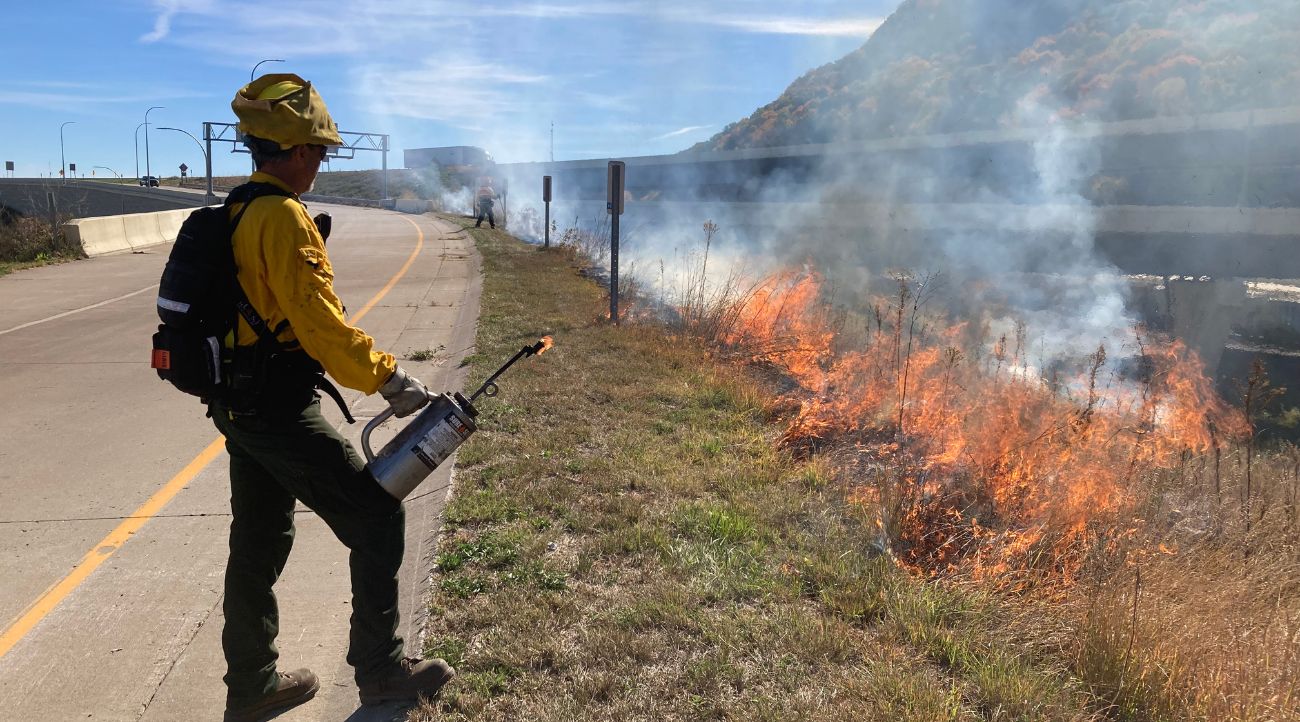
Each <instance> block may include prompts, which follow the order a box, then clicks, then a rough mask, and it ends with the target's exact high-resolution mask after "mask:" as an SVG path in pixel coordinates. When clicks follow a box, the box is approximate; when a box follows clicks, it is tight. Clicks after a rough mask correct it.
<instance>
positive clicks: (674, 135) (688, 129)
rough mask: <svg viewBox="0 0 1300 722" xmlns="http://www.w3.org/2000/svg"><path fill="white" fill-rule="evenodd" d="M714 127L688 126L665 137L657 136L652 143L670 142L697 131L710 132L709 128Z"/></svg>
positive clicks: (664, 135) (665, 134) (652, 139)
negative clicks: (672, 139) (669, 140)
mask: <svg viewBox="0 0 1300 722" xmlns="http://www.w3.org/2000/svg"><path fill="white" fill-rule="evenodd" d="M712 127H713V126H711V125H688V126H686V127H685V128H678V129H677V130H674V131H672V132H670V133H664V134H663V135H656V136H655V137H653V138H651V139H650V142H651V143H654V142H656V141H660V140H668V139H669V138H679V137H681V136H683V135H686V134H687V133H694V132H695V131H697V130H708V129H709V128H712Z"/></svg>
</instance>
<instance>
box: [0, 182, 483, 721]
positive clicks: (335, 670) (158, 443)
mask: <svg viewBox="0 0 1300 722" xmlns="http://www.w3.org/2000/svg"><path fill="white" fill-rule="evenodd" d="M321 209H324V210H329V211H330V213H331V214H332V215H333V216H334V233H333V237H332V238H331V240H330V243H329V249H330V255H331V258H332V260H333V263H334V266H335V273H336V276H337V278H336V285H337V288H338V290H339V293H340V296H341V297H342V298H343V300H344V301H345V303H347V304H348V309H349V313H350V315H351V317H352V318H354V319H357V322H358V325H359V326H361V327H362V328H363V329H365V330H366V331H367V332H368V333H370V334H371V335H372V336H374V337H375V338H376V339H377V341H378V344H379V347H380V348H383V349H386V350H389V351H391V352H393V353H394V354H396V355H397V356H399V358H400V357H403V356H407V355H409V354H410V353H411V352H413V351H422V350H426V349H427V350H432V351H434V352H435V355H434V357H433V358H432V359H431V360H429V361H426V362H423V363H419V362H413V361H402V364H403V366H405V367H406V368H408V369H410V370H411V371H412V372H413V373H414V374H415V375H416V376H418V377H419V378H421V379H422V380H424V381H425V382H426V383H427V384H428V385H429V386H430V387H431V388H434V389H437V390H443V389H453V388H456V389H458V388H460V387H461V386H462V384H463V378H462V372H461V371H459V363H458V362H459V360H460V359H461V357H462V356H463V355H464V354H465V353H466V351H467V350H468V349H469V348H470V346H471V344H472V343H473V339H474V329H475V324H476V321H477V314H478V289H479V265H478V256H477V254H476V252H475V251H474V248H473V244H472V242H471V241H470V240H469V239H468V238H466V237H465V235H464V234H463V233H461V232H460V231H459V229H457V228H455V227H454V226H452V225H451V224H448V223H446V222H444V221H440V220H438V219H435V218H433V217H431V216H408V215H402V214H398V213H393V212H388V211H378V210H369V209H360V208H351V207H344V206H333V207H326V206H313V211H315V210H321ZM169 250H170V246H161V247H158V248H157V250H155V251H152V252H149V253H143V254H126V255H115V256H106V257H102V258H97V259H92V260H88V261H80V262H76V263H70V264H64V265H59V266H49V267H45V268H38V269H32V270H27V271H21V272H18V273H14V274H11V275H9V276H6V277H3V278H0V572H2V573H3V578H4V584H2V585H0V624H3V625H4V626H3V627H0V720H4V721H6V722H7V721H9V720H15V721H19V720H22V721H27V720H75V719H91V720H182V719H183V720H204V719H220V717H221V712H222V707H223V705H224V701H225V700H224V694H225V693H224V687H223V685H222V682H221V675H222V674H223V673H224V663H223V661H222V658H221V650H220V632H221V626H222V614H221V596H222V594H221V588H222V574H223V571H224V567H225V553H226V534H227V527H228V525H229V514H228V512H229V502H228V500H229V486H228V477H227V473H226V466H227V461H226V456H225V452H224V449H223V448H222V446H221V444H220V437H219V435H218V434H217V433H216V431H215V429H214V428H213V427H212V425H211V423H210V422H209V421H208V420H207V419H206V418H204V415H203V411H204V409H203V407H202V406H201V405H200V404H199V403H198V402H197V401H196V400H193V399H191V398H189V397H186V396H184V395H183V394H181V393H179V392H177V391H175V390H173V389H171V388H170V387H169V386H168V385H166V384H165V383H163V382H161V381H159V380H158V378H157V377H156V376H155V375H154V372H153V371H152V370H151V369H150V368H149V366H148V358H149V348H150V335H151V334H152V333H153V331H154V329H155V328H156V325H157V316H156V314H155V311H154V299H155V294H156V290H157V289H156V284H157V281H158V277H159V275H160V273H161V271H162V267H163V264H164V263H165V261H166V258H167V253H168V251H169ZM344 391H345V398H346V399H347V401H348V402H349V404H350V405H351V408H352V411H353V413H354V415H355V416H356V417H357V418H358V423H357V424H356V425H355V426H351V427H346V428H345V429H344V431H345V433H346V434H347V435H348V436H349V438H351V439H352V440H353V443H354V444H355V443H358V439H359V436H360V431H361V426H362V425H363V424H364V422H365V420H366V419H367V418H369V417H372V416H373V415H374V414H376V413H378V412H379V411H380V410H382V409H383V408H384V403H383V401H382V399H380V398H379V397H378V396H372V397H362V396H361V395H360V394H359V393H358V392H352V391H348V390H344ZM323 408H324V409H325V410H326V413H327V415H329V417H330V418H331V419H332V420H333V421H335V422H336V423H341V421H340V419H339V416H340V415H339V413H338V411H337V409H336V408H334V405H333V404H332V403H328V402H326V403H325V404H323ZM388 426H393V424H392V423H390V424H387V425H386V427H388ZM385 430H386V429H381V430H380V432H376V441H377V442H378V444H377V445H381V444H382V442H383V441H384V440H386V438H387V435H384V436H383V437H382V438H381V433H382V432H384V431H385ZM449 468H450V465H446V466H444V467H443V468H442V469H440V470H439V472H438V473H437V474H435V475H434V476H433V477H432V478H430V479H429V480H428V481H426V482H425V485H424V486H423V487H421V488H420V489H419V490H417V492H416V494H417V495H423V496H421V497H420V498H418V499H417V498H414V497H413V498H412V499H411V500H408V502H407V511H408V533H407V559H406V563H405V565H404V566H403V572H402V573H403V605H404V609H403V617H404V624H406V625H407V632H406V636H407V640H408V647H409V648H410V651H412V652H413V653H418V651H419V649H420V644H421V640H420V638H419V634H418V622H419V618H420V614H419V611H420V610H421V609H422V607H423V604H422V599H423V596H424V592H425V586H426V583H427V580H428V576H429V568H430V564H431V553H432V550H433V539H434V535H435V534H436V533H437V529H438V519H439V513H440V510H441V507H442V502H443V499H444V496H445V493H446V488H447V486H448V485H449V483H450V482H449V477H450V473H449ZM299 512H300V513H299V515H298V522H297V527H298V536H297V539H296V541H295V544H294V550H293V553H292V555H291V556H290V559H289V564H288V568H287V570H286V571H285V574H284V577H283V578H282V579H281V581H280V582H279V584H278V585H277V591H278V594H279V598H280V603H281V629H280V638H279V648H280V654H281V664H282V666H283V667H285V668H290V669H292V668H296V667H301V666H307V667H310V668H312V669H313V670H314V671H315V672H316V673H317V674H318V675H319V676H320V677H321V681H322V689H321V692H320V695H319V696H318V697H317V698H316V699H315V700H313V701H312V702H310V703H309V704H307V705H304V706H303V707H301V708H299V709H298V710H294V711H292V712H290V713H288V714H285V715H283V716H282V717H281V718H280V719H283V720H287V721H293V720H343V719H353V720H362V719H389V718H392V717H394V716H395V715H396V716H397V717H399V718H400V717H401V711H400V709H392V708H390V709H381V710H378V711H375V710H366V711H364V712H359V711H357V698H356V690H355V688H354V687H353V684H352V678H351V668H349V667H348V666H347V665H346V662H345V661H344V656H345V651H346V644H347V631H348V616H349V614H350V604H349V597H350V593H349V587H348V565H347V554H346V550H345V549H344V548H343V547H342V545H340V544H339V543H338V542H337V541H336V540H335V539H334V538H333V536H332V535H331V534H330V533H329V531H328V529H327V528H326V527H325V525H324V524H323V523H322V522H321V521H320V520H319V519H318V518H316V517H315V515H313V514H311V513H310V512H309V511H306V510H305V509H301V508H300V510H299ZM413 623H414V624H413Z"/></svg>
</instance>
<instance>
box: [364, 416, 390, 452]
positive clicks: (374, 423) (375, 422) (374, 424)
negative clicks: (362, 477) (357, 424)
mask: <svg viewBox="0 0 1300 722" xmlns="http://www.w3.org/2000/svg"><path fill="white" fill-rule="evenodd" d="M392 415H393V409H392V408H391V407H390V408H387V409H384V410H383V412H381V413H380V414H379V415H378V416H376V417H375V418H373V419H371V420H370V422H369V423H367V424H366V428H364V429H362V430H361V451H362V452H364V453H365V455H366V462H367V463H369V462H371V461H374V460H375V452H374V451H371V449H370V432H372V431H374V430H375V429H377V428H379V425H380V424H382V423H384V422H385V421H387V420H388V419H389V417H391V416H392Z"/></svg>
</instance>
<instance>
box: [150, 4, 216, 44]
mask: <svg viewBox="0 0 1300 722" xmlns="http://www.w3.org/2000/svg"><path fill="white" fill-rule="evenodd" d="M154 7H156V8H157V9H158V17H156V18H154V21H153V30H151V31H149V32H147V33H145V34H144V35H141V36H140V42H142V43H156V42H158V41H159V40H162V39H163V38H166V37H167V36H168V35H170V34H171V31H172V19H173V18H175V17H176V15H177V14H178V13H196V14H203V13H207V12H210V11H211V9H212V2H211V0H154Z"/></svg>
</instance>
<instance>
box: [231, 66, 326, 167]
mask: <svg viewBox="0 0 1300 722" xmlns="http://www.w3.org/2000/svg"><path fill="white" fill-rule="evenodd" d="M230 108H231V109H232V110H234V111H235V115H236V117H238V118H239V132H240V133H243V134H244V135H251V136H254V137H257V138H264V139H266V140H271V141H275V142H276V143H279V144H280V148H281V149H282V150H287V149H289V148H292V147H294V146H295V145H343V139H342V138H340V137H339V129H338V126H337V125H335V124H334V119H333V118H331V117H330V113H329V110H328V109H327V108H326V107H325V101H324V100H322V99H321V97H320V94H318V93H317V92H316V89H315V88H313V87H312V85H311V83H310V82H308V81H306V80H303V79H302V78H300V77H298V76H297V75H293V74H292V73H276V74H271V75H263V76H262V77H260V78H258V79H257V80H254V81H253V82H251V83H249V84H248V85H245V86H244V87H242V88H240V89H239V92H238V93H235V99H234V100H232V101H231V102H230Z"/></svg>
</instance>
